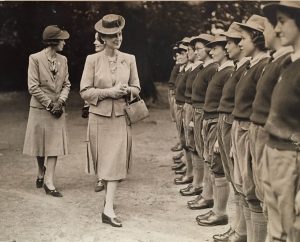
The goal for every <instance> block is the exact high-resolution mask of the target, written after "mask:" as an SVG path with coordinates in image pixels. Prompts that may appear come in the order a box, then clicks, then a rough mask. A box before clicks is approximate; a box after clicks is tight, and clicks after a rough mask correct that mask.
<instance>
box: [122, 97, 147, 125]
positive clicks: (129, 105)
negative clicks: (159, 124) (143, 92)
mask: <svg viewBox="0 0 300 242" xmlns="http://www.w3.org/2000/svg"><path fill="white" fill-rule="evenodd" d="M125 113H126V115H127V118H128V120H129V122H130V124H135V123H137V122H139V121H141V120H143V119H145V118H147V117H148V116H149V110H148V108H147V106H146V104H145V102H144V100H143V99H141V97H140V96H139V95H138V96H137V97H135V98H134V99H133V98H132V95H131V101H127V102H126V106H125Z"/></svg>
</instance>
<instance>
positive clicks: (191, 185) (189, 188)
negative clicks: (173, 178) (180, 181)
mask: <svg viewBox="0 0 300 242" xmlns="http://www.w3.org/2000/svg"><path fill="white" fill-rule="evenodd" d="M192 187H193V184H192V183H190V184H189V185H187V187H185V188H182V189H180V190H179V192H180V193H182V192H185V191H189V190H191V189H192Z"/></svg>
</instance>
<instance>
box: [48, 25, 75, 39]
mask: <svg viewBox="0 0 300 242" xmlns="http://www.w3.org/2000/svg"><path fill="white" fill-rule="evenodd" d="M69 38H70V34H69V33H68V31H66V30H62V29H60V28H59V27H58V26H57V25H49V26H47V27H46V28H45V29H44V31H43V41H49V40H65V39H69Z"/></svg>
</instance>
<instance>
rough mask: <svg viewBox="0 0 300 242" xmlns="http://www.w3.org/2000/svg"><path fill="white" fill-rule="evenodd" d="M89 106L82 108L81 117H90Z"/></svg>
mask: <svg viewBox="0 0 300 242" xmlns="http://www.w3.org/2000/svg"><path fill="white" fill-rule="evenodd" d="M89 109H90V108H89V107H83V108H82V109H81V117H83V118H88V117H89Z"/></svg>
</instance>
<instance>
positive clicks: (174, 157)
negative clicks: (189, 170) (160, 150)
mask: <svg viewBox="0 0 300 242" xmlns="http://www.w3.org/2000/svg"><path fill="white" fill-rule="evenodd" d="M183 155H184V154H183V152H180V153H178V154H177V155H174V156H173V157H172V159H173V160H174V161H176V160H180V159H181V158H182V157H183Z"/></svg>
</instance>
